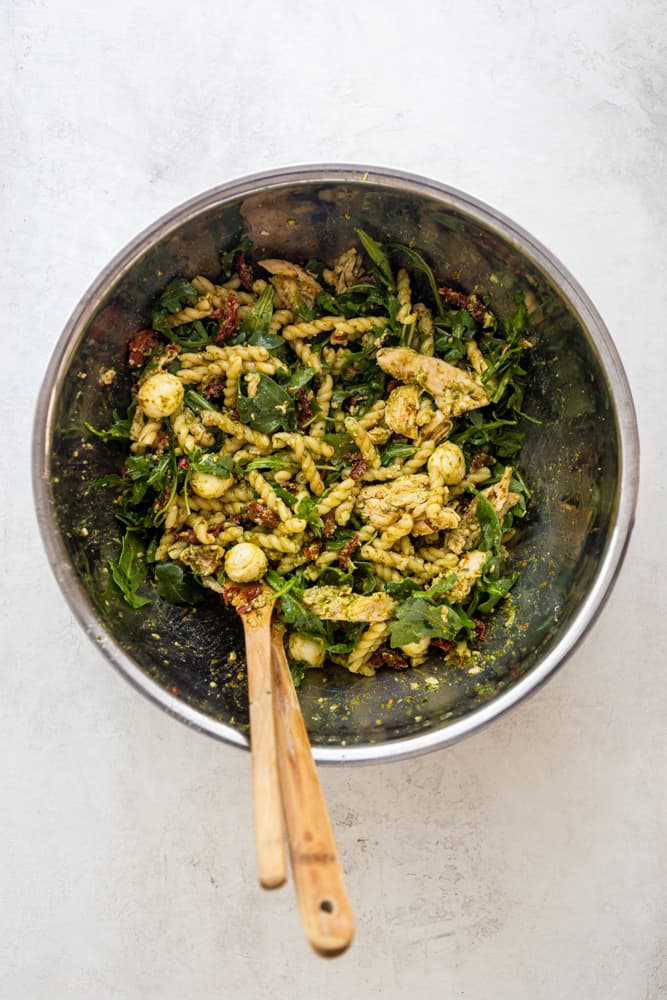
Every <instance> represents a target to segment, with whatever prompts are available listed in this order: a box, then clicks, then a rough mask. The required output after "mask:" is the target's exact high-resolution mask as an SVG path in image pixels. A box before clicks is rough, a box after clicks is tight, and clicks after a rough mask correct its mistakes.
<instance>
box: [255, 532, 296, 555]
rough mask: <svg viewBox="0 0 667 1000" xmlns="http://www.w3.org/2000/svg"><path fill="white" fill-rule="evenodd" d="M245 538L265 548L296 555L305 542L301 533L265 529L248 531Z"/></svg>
mask: <svg viewBox="0 0 667 1000" xmlns="http://www.w3.org/2000/svg"><path fill="white" fill-rule="evenodd" d="M243 540H244V542H254V543H255V545H261V547H262V548H263V549H274V550H275V551H276V552H286V553H289V554H291V555H295V554H296V553H297V552H298V551H299V549H300V548H301V545H302V543H303V538H302V537H299V535H277V534H274V533H272V532H263V531H246V532H244V534H243Z"/></svg>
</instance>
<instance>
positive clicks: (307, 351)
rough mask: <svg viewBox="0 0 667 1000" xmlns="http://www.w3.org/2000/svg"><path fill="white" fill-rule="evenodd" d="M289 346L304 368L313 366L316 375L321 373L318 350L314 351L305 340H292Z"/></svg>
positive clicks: (320, 360)
mask: <svg viewBox="0 0 667 1000" xmlns="http://www.w3.org/2000/svg"><path fill="white" fill-rule="evenodd" d="M291 346H292V350H293V351H294V353H295V354H296V356H297V358H298V359H299V361H301V362H302V364H304V365H305V366H306V368H313V369H314V370H315V371H316V372H317V374H318V375H321V373H322V359H321V358H320V354H319V351H314V350H313V348H312V347H311V346H310V345H309V344H307V343H306V341H305V340H293V341H292V343H291Z"/></svg>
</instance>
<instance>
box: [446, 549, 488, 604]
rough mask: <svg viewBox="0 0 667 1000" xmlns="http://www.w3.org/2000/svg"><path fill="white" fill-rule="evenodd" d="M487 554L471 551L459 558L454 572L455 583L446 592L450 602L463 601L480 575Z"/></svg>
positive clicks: (477, 550) (476, 550)
mask: <svg viewBox="0 0 667 1000" xmlns="http://www.w3.org/2000/svg"><path fill="white" fill-rule="evenodd" d="M487 555H488V553H487V552H480V551H479V549H473V550H472V552H466V553H465V554H464V555H462V556H461V558H460V560H459V564H458V566H457V567H456V569H455V570H454V572H455V573H456V583H455V584H454V586H453V587H451V589H450V590H449V591H448V593H447V597H448V598H449V599H450V600H452V601H457V602H460V601H465V599H466V597H467V596H468V594H469V593H470V591H471V590H472V588H473V584H474V583H475V581H476V580H479V578H480V576H481V575H482V568H483V566H484V563H485V562H486V557H487Z"/></svg>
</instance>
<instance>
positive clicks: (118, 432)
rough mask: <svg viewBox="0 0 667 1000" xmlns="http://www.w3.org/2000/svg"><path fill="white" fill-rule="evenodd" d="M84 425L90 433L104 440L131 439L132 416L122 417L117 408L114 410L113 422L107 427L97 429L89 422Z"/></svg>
mask: <svg viewBox="0 0 667 1000" xmlns="http://www.w3.org/2000/svg"><path fill="white" fill-rule="evenodd" d="M83 426H84V427H85V428H86V430H87V431H88V432H89V434H94V435H95V437H98V438H100V439H101V440H102V441H129V440H130V427H131V426H132V418H131V417H129V416H128V417H121V416H119V415H118V412H117V410H114V411H113V418H112V421H111V424H110V425H109V427H107V428H106V429H104V430H97V428H95V427H93V426H92V424H88V423H84V425H83Z"/></svg>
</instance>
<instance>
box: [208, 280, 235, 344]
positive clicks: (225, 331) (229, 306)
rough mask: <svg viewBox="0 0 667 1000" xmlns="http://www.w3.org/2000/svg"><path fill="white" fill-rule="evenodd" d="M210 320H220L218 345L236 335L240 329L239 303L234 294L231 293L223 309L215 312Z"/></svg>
mask: <svg viewBox="0 0 667 1000" xmlns="http://www.w3.org/2000/svg"><path fill="white" fill-rule="evenodd" d="M210 318H211V319H219V320H220V326H219V327H218V332H217V333H216V335H215V342H216V344H222V343H224V341H225V340H228V339H229V338H230V337H231V336H232V335H233V334H234V333H236V331H237V330H238V328H239V301H238V299H237V298H236V296H235V295H234V293H233V292H230V293H229V295H228V296H227V300H226V301H225V304H224V305H223V306H222V308H220V309H214V310H213V312H212V313H211V315H210Z"/></svg>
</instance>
